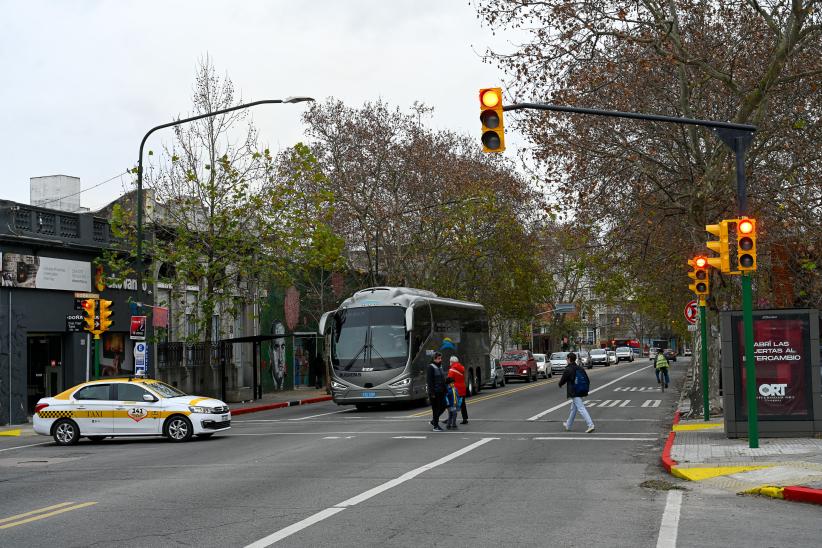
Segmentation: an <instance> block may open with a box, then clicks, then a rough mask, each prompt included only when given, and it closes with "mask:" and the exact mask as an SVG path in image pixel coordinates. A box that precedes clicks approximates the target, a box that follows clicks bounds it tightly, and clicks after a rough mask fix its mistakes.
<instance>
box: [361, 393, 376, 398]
mask: <svg viewBox="0 0 822 548" xmlns="http://www.w3.org/2000/svg"><path fill="white" fill-rule="evenodd" d="M362 397H363V398H376V397H377V393H376V392H363V393H362Z"/></svg>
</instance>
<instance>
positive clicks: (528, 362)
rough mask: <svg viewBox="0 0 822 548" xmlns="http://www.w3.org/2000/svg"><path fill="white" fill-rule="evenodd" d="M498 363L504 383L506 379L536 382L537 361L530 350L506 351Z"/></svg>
mask: <svg viewBox="0 0 822 548" xmlns="http://www.w3.org/2000/svg"><path fill="white" fill-rule="evenodd" d="M499 363H500V365H501V366H502V369H503V370H504V371H505V382H508V379H524V380H525V382H531V381H535V380H537V361H536V360H535V359H534V355H533V354H531V351H530V350H508V351H507V352H506V353H505V354H503V355H502V358H500V361H499Z"/></svg>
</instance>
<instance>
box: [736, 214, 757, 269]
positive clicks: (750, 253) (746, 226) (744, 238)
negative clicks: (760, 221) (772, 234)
mask: <svg viewBox="0 0 822 548" xmlns="http://www.w3.org/2000/svg"><path fill="white" fill-rule="evenodd" d="M736 251H737V254H736V261H737V264H738V268H739V270H740V271H741V272H752V271H754V270H756V220H755V219H748V218H747V217H742V218H741V219H738V220H737V223H736Z"/></svg>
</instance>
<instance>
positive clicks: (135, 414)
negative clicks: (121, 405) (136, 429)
mask: <svg viewBox="0 0 822 548" xmlns="http://www.w3.org/2000/svg"><path fill="white" fill-rule="evenodd" d="M128 416H129V417H131V418H132V419H134V422H140V421H141V420H143V419H144V418H146V417H147V416H148V411H146V410H145V409H142V408H140V407H134V408H132V409H129V410H128Z"/></svg>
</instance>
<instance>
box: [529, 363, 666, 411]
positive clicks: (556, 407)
mask: <svg viewBox="0 0 822 548" xmlns="http://www.w3.org/2000/svg"><path fill="white" fill-rule="evenodd" d="M649 367H651V366H650V365H646V366H645V367H640V368H639V369H637V370H636V371H631V372H630V373H628V374H627V375H622V376H621V377H619V378H618V379H614V380H612V381H611V382H609V383H606V384H603V385H602V386H600V387H599V388H594V389H593V390H591V391H589V392H588V393H589V394H593V393H594V392H599V391H600V390H602V389H603V388H606V387H608V386H611V385H612V384H614V383H615V382H619V381H621V380H622V379H624V378H626V377H630V376H631V375H634V374H636V373H639V372H640V371H644V370H645V369H648V368H649ZM569 403H571V400H565V401H564V402H562V403H561V404H559V405H555V406H553V407H552V408H550V409H546V410H545V411H543V412H542V413H537V414H536V415H534V416H533V417H530V418H529V419H528V420H529V421H535V420H539V419H541V418H542V417H544V416H545V415H547V414H548V413H551V412H553V411H556V410H557V409H560V408H562V407H565V406H566V405H568V404H569Z"/></svg>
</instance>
